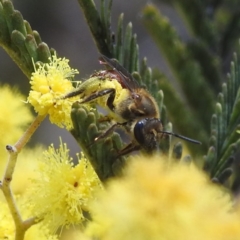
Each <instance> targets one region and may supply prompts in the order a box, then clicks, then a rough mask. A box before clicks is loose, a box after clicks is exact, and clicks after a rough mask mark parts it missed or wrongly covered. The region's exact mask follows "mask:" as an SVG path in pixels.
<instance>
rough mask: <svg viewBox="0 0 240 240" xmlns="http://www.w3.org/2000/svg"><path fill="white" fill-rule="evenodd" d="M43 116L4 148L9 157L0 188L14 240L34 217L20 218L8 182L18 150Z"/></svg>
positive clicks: (17, 239) (18, 238)
mask: <svg viewBox="0 0 240 240" xmlns="http://www.w3.org/2000/svg"><path fill="white" fill-rule="evenodd" d="M44 118H45V116H40V115H38V116H37V117H36V118H35V120H34V121H33V122H32V124H31V125H30V126H29V128H28V129H27V130H26V132H25V133H24V134H23V136H22V137H21V138H20V139H19V140H18V141H17V142H16V144H15V145H14V146H11V145H7V146H6V149H7V151H8V153H9V159H8V163H7V167H6V170H5V173H4V175H3V180H2V182H1V183H0V188H1V189H2V191H3V194H4V196H5V198H6V201H7V204H8V207H9V209H10V212H11V214H12V217H13V220H14V223H15V226H16V232H15V240H22V239H24V235H25V232H26V230H27V229H28V228H29V227H31V226H32V225H33V224H34V222H35V221H34V218H30V219H27V220H25V221H23V220H22V217H21V214H20V212H19V209H18V207H17V204H16V201H15V198H14V196H13V192H12V189H11V187H10V183H11V181H12V176H13V173H14V169H15V166H16V163H17V157H18V154H19V152H20V151H21V150H22V148H23V147H24V146H25V145H26V143H27V142H28V141H29V139H30V138H31V136H32V135H33V134H34V132H35V131H36V129H37V128H38V126H39V125H40V123H41V122H42V121H43V120H44Z"/></svg>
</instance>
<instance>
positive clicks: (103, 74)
mask: <svg viewBox="0 0 240 240" xmlns="http://www.w3.org/2000/svg"><path fill="white" fill-rule="evenodd" d="M100 63H101V64H104V65H106V66H107V67H108V68H110V69H108V70H102V71H99V72H96V73H94V74H93V75H92V76H91V77H90V79H88V80H86V81H85V82H83V83H82V84H81V85H80V86H79V88H78V89H77V90H75V91H74V92H72V93H69V94H67V95H66V96H65V98H68V97H73V96H76V95H79V97H80V103H91V102H94V103H96V104H98V105H99V106H101V107H102V108H104V109H106V110H107V111H108V113H109V114H108V115H107V119H109V120H114V121H115V124H113V125H112V126H111V127H110V128H109V129H107V130H106V132H104V133H102V134H101V135H100V136H99V137H97V138H95V139H94V141H95V142H96V141H98V140H99V139H102V138H105V137H106V136H107V135H109V134H110V133H111V132H112V131H113V130H114V129H115V128H116V127H118V126H122V127H124V128H125V130H126V131H127V132H128V133H130V134H131V136H132V142H131V143H130V144H128V145H127V146H126V147H125V148H124V149H122V150H120V152H119V156H122V155H125V154H128V153H130V152H132V151H134V150H139V149H144V150H145V151H146V152H148V153H153V152H154V151H156V150H157V149H158V144H159V141H160V140H161V139H162V137H163V135H174V136H176V137H179V138H182V139H184V140H187V141H190V142H193V143H197V144H199V143H200V142H198V141H195V140H193V139H189V138H187V137H184V136H181V135H178V134H175V133H172V132H166V131H163V125H162V122H161V120H160V114H159V108H158V105H157V103H156V101H155V99H154V98H153V97H152V96H151V94H150V93H149V92H148V91H147V90H146V89H144V88H142V87H141V86H140V85H139V83H138V82H137V81H136V80H135V79H134V78H133V77H132V75H131V74H130V73H128V71H127V70H126V69H125V68H123V67H122V66H121V65H120V64H119V63H117V62H116V61H115V60H113V59H108V58H107V57H105V56H101V58H100Z"/></svg>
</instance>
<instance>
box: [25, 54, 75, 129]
mask: <svg viewBox="0 0 240 240" xmlns="http://www.w3.org/2000/svg"><path fill="white" fill-rule="evenodd" d="M68 62H69V60H67V59H65V58H57V57H56V56H55V55H53V56H52V59H50V62H49V63H44V64H42V65H40V66H39V68H38V69H36V70H35V72H33V73H32V77H31V81H30V84H31V91H30V93H29V97H28V102H29V103H30V104H32V106H33V107H34V110H35V111H36V112H37V113H38V114H40V115H47V114H49V119H50V121H51V123H54V124H56V125H58V126H59V127H66V128H68V129H70V128H71V126H72V123H71V119H70V112H71V106H72V104H73V102H75V101H76V100H77V97H73V98H68V99H62V98H61V97H63V96H64V95H65V94H66V93H68V92H71V91H72V90H73V89H74V87H73V86H72V82H71V81H70V80H69V78H72V77H74V75H75V74H77V73H78V71H77V70H75V69H71V68H70V66H69V65H68Z"/></svg>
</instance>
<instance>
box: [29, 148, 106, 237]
mask: <svg viewBox="0 0 240 240" xmlns="http://www.w3.org/2000/svg"><path fill="white" fill-rule="evenodd" d="M78 160H79V162H78V164H76V165H74V164H73V162H72V159H71V158H70V157H69V149H68V148H67V147H66V144H62V143H61V145H60V148H59V149H54V147H53V145H51V146H50V147H49V149H48V151H45V152H44V154H43V157H42V158H41V159H39V167H38V169H37V174H38V176H36V178H35V179H33V181H32V186H31V187H30V189H29V193H28V197H27V198H26V199H27V202H26V207H27V208H30V209H31V212H32V214H33V215H34V216H36V217H37V218H38V219H40V220H41V222H42V223H43V224H44V225H46V226H49V228H50V230H51V231H52V232H56V231H57V229H58V228H61V227H64V226H69V225H74V224H76V225H81V224H82V223H83V222H84V221H85V216H84V211H89V208H88V207H89V202H90V201H92V200H93V199H94V198H95V192H96V191H99V189H102V186H101V183H100V180H99V179H98V177H97V175H96V173H95V172H94V170H93V168H92V167H91V165H90V163H89V162H88V160H87V159H86V158H85V157H84V156H83V155H82V156H81V157H80V158H79V159H78Z"/></svg>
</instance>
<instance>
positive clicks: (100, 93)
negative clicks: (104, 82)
mask: <svg viewBox="0 0 240 240" xmlns="http://www.w3.org/2000/svg"><path fill="white" fill-rule="evenodd" d="M107 94H110V96H111V94H114V98H115V89H114V88H107V89H104V90H101V91H97V92H95V93H93V94H91V95H89V96H87V97H86V98H84V99H83V100H82V101H81V102H80V103H87V102H90V101H93V100H95V99H97V98H99V97H102V96H104V95H107ZM114 98H113V100H114Z"/></svg>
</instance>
